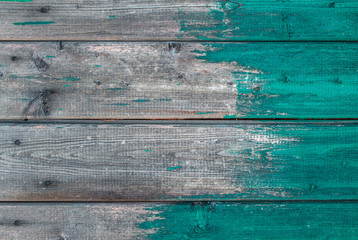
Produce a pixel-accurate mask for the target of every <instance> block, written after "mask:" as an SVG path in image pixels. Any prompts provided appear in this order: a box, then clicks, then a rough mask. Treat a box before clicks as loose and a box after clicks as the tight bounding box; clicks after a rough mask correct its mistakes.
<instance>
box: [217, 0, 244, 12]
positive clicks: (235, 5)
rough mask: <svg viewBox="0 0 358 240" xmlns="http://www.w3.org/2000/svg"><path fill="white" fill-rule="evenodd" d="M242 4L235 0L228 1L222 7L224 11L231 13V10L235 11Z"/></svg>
mask: <svg viewBox="0 0 358 240" xmlns="http://www.w3.org/2000/svg"><path fill="white" fill-rule="evenodd" d="M241 6H242V4H241V3H237V2H234V1H228V2H225V3H223V4H222V9H223V11H224V12H226V13H229V12H233V11H235V10H236V9H238V8H240V7H241Z"/></svg>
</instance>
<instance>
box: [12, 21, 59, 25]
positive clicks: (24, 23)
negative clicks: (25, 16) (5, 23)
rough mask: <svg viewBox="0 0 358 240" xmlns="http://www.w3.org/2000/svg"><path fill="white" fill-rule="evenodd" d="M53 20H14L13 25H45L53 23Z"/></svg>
mask: <svg viewBox="0 0 358 240" xmlns="http://www.w3.org/2000/svg"><path fill="white" fill-rule="evenodd" d="M54 23H55V22H52V21H42V22H16V23H13V24H14V25H47V24H54Z"/></svg>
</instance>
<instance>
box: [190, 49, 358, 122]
mask: <svg viewBox="0 0 358 240" xmlns="http://www.w3.org/2000/svg"><path fill="white" fill-rule="evenodd" d="M203 46H204V50H202V51H198V50H196V51H193V52H194V53H197V54H198V55H197V56H196V58H197V59H200V60H201V61H206V62H208V63H220V64H225V63H226V64H230V66H232V65H236V66H237V67H236V68H237V70H236V71H235V70H234V71H233V72H232V75H231V77H230V76H228V80H231V79H232V81H233V88H235V90H236V93H237V98H236V99H235V100H236V112H233V113H228V114H226V115H225V116H223V118H299V119H307V118H319V119H325V118H355V117H356V116H357V115H358V106H357V105H356V104H352V103H354V102H358V95H357V94H356V93H357V92H358V82H357V81H356V78H357V77H358V72H357V71H356V66H355V62H358V54H356V53H358V46H357V45H354V44H347V43H311V44H310V43H270V44H267V43H240V44H236V43H207V44H203ZM337 49H339V50H337ZM347 54H349V55H350V56H351V57H350V58H349V59H347V58H346V57H345V56H347ZM263 56H265V57H263ZM322 59H326V60H325V61H324V62H322ZM354 59H355V60H354ZM308 62H309V64H307V63H308ZM342 66H344V67H342ZM230 78H231V79H230ZM342 96H346V97H343V98H342Z"/></svg>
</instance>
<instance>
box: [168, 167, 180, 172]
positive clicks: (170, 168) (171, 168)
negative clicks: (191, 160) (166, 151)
mask: <svg viewBox="0 0 358 240" xmlns="http://www.w3.org/2000/svg"><path fill="white" fill-rule="evenodd" d="M180 168H182V166H175V167H168V170H169V171H172V170H176V169H180Z"/></svg>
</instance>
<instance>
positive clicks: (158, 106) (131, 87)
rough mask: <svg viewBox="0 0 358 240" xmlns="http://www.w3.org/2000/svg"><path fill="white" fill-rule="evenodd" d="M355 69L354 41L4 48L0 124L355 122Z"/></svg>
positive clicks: (0, 58)
mask: <svg viewBox="0 0 358 240" xmlns="http://www.w3.org/2000/svg"><path fill="white" fill-rule="evenodd" d="M357 62H358V44H357V43H207V44H204V43H62V44H59V43H0V98H1V101H0V118H1V119H31V118H36V119H173V118H179V119H188V118H189V119H190V118H193V119H194V118H357V117H358V107H357V104H356V103H357V102H358V94H357V92H358V80H357V79H358V72H357Z"/></svg>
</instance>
